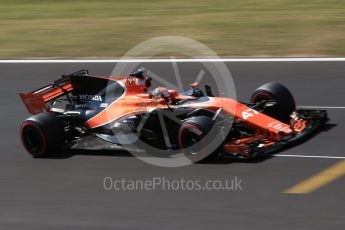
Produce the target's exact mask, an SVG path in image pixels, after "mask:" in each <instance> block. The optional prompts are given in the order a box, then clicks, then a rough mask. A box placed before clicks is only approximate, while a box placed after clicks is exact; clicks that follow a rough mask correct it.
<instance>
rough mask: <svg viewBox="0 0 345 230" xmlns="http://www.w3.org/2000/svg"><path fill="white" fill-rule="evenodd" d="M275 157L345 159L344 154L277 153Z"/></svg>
mask: <svg viewBox="0 0 345 230" xmlns="http://www.w3.org/2000/svg"><path fill="white" fill-rule="evenodd" d="M274 156H275V157H297V158H320V159H345V157H342V156H339V157H338V156H317V155H290V154H276V155H274Z"/></svg>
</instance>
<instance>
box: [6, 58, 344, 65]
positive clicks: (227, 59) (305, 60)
mask: <svg viewBox="0 0 345 230" xmlns="http://www.w3.org/2000/svg"><path fill="white" fill-rule="evenodd" d="M344 61H345V57H338V58H326V57H325V58H317V57H315V58H191V59H172V58H165V59H164V58H163V59H134V58H133V59H65V60H64V59H21V60H0V64H7V63H9V64H20V63H116V62H125V63H129V62H135V63H137V62H141V63H143V62H148V63H163V62H344Z"/></svg>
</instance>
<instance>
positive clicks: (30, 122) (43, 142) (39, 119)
mask: <svg viewBox="0 0 345 230" xmlns="http://www.w3.org/2000/svg"><path fill="white" fill-rule="evenodd" d="M20 136H21V140H22V143H23V145H24V148H25V149H26V151H27V152H28V153H29V154H30V155H32V156H33V157H36V158H39V157H46V156H48V155H50V154H54V153H58V152H59V151H60V150H61V147H62V146H63V144H64V140H65V134H64V129H63V126H62V125H61V123H60V122H59V120H58V119H57V118H56V116H55V114H54V113H50V112H46V113H40V114H37V115H34V116H32V117H30V118H28V119H27V120H25V121H24V122H23V124H22V125H21V127H20Z"/></svg>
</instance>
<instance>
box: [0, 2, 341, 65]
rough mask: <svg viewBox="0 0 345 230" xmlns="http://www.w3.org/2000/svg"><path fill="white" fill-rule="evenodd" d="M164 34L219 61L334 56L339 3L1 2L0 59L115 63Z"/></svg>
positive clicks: (337, 47)
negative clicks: (227, 58)
mask: <svg viewBox="0 0 345 230" xmlns="http://www.w3.org/2000/svg"><path fill="white" fill-rule="evenodd" d="M165 35H174V36H185V37H188V38H192V39H195V40H197V41H199V42H202V43H204V44H205V45H207V46H209V47H210V48H211V49H213V50H214V51H216V52H217V54H218V55H221V56H272V55H274V56H339V55H344V54H345V40H344V37H345V1H342V0H307V1H301V0H241V1H239V0H199V1H195V0H173V1H172V0H171V1H165V0H140V1H133V0H0V58H25V57H27V58H29V57H120V56H122V55H124V54H125V53H126V51H128V50H129V49H130V48H132V47H133V46H135V45H136V44H138V43H139V42H141V41H144V40H146V39H149V38H152V37H156V36H165Z"/></svg>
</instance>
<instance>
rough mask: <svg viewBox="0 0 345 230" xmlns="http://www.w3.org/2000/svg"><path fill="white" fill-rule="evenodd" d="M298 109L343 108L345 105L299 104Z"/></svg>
mask: <svg viewBox="0 0 345 230" xmlns="http://www.w3.org/2000/svg"><path fill="white" fill-rule="evenodd" d="M297 107H298V108H300V109H345V106H317V105H315V106H314V105H301V106H297Z"/></svg>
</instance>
